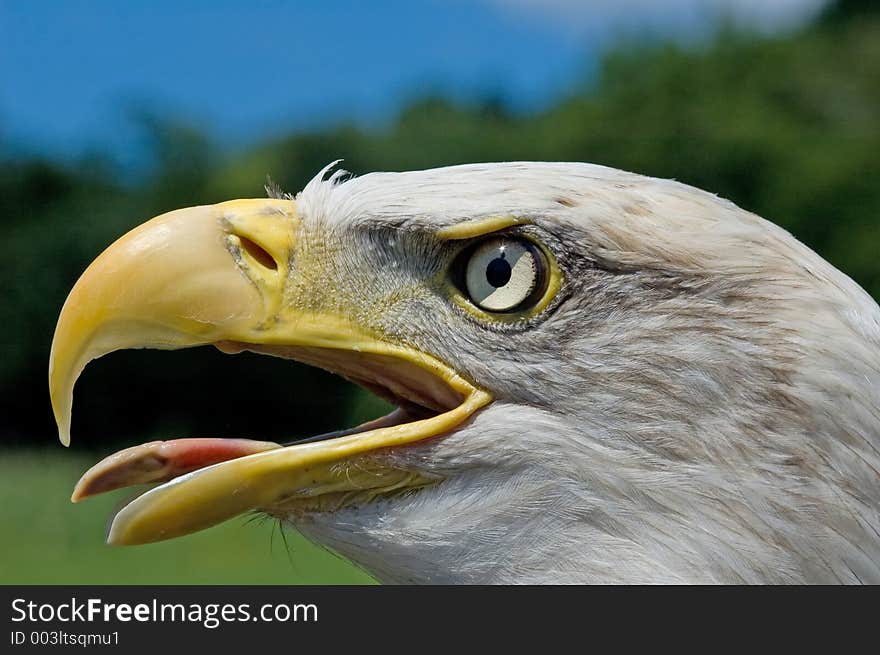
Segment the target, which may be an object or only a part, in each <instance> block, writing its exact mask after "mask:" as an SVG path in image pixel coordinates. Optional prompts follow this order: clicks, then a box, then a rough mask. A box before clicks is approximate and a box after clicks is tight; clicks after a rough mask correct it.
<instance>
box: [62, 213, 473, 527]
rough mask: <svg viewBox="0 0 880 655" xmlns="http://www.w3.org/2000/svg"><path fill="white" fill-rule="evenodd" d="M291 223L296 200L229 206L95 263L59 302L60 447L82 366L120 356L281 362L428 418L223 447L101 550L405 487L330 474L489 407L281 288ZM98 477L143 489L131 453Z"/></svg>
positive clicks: (437, 369) (425, 359) (142, 237)
mask: <svg viewBox="0 0 880 655" xmlns="http://www.w3.org/2000/svg"><path fill="white" fill-rule="evenodd" d="M300 227H301V226H300V220H299V218H298V216H297V211H296V204H295V202H294V201H291V200H272V199H265V200H234V201H229V202H224V203H221V204H218V205H213V206H204V207H194V208H190V209H183V210H178V211H174V212H170V213H168V214H164V215H162V216H159V217H157V218H154V219H153V220H151V221H148V222H147V223H145V224H143V225H141V226H140V227H138V228H136V229H134V230H132V231H131V232H129V233H128V234H126V235H125V236H123V237H122V238H120V239H119V240H118V241H117V242H116V243H114V244H113V245H111V246H110V247H109V248H108V249H107V250H106V251H105V252H104V253H102V254H101V255H100V256H99V257H98V258H97V259H96V260H95V261H94V262H93V263H92V264H91V265H90V266H89V267H88V269H87V270H86V271H85V273H83V275H82V277H81V278H80V279H79V280H78V281H77V283H76V285H75V286H74V288H73V290H72V291H71V292H70V295H69V297H68V298H67V301H66V302H65V304H64V307H63V308H62V310H61V315H60V317H59V319H58V324H57V327H56V331H55V337H54V340H53V343H52V351H51V355H50V361H49V389H50V395H51V399H52V406H53V410H54V412H55V418H56V421H57V422H58V428H59V436H60V439H61V441H62V443H64V444H65V445H68V444H69V442H70V416H71V406H72V398H73V386H74V383H75V381H76V379H77V377H78V376H79V374H80V373H81V372H82V370H83V368H84V367H85V365H86V364H87V363H88V362H89V361H90V360H92V359H95V358H97V357H100V356H102V355H104V354H106V353H109V352H112V351H114V350H119V349H123V348H141V347H147V348H162V349H174V348H185V347H189V346H196V345H204V344H215V345H218V346H221V347H222V348H224V349H228V350H231V351H238V350H242V349H251V350H258V351H262V352H268V353H270V354H279V355H281V356H285V357H289V358H294V359H298V360H301V361H306V362H308V363H312V364H316V365H318V366H321V367H323V368H327V369H330V370H334V371H337V372H341V373H343V374H344V375H346V377H349V378H350V379H353V380H355V381H358V382H361V383H364V384H367V385H368V386H371V387H381V388H382V389H384V390H385V391H386V392H387V393H388V395H389V396H391V397H395V398H400V399H403V400H404V401H410V402H413V403H415V404H417V405H419V406H421V407H427V408H431V409H432V410H433V411H434V412H435V415H433V416H430V417H429V418H423V419H421V420H413V421H411V422H409V423H403V424H394V425H387V424H382V423H374V424H366V425H365V426H363V428H364V429H363V430H362V431H360V432H357V433H355V434H349V435H347V436H341V437H338V438H335V439H331V440H327V441H319V442H316V443H304V444H300V445H294V446H289V447H280V446H277V447H273V446H275V445H274V444H266V443H265V442H259V444H256V443H255V446H254V447H253V448H252V449H250V450H249V449H247V448H244V449H241V448H238V449H237V450H236V449H233V450H236V451H237V452H239V454H244V455H245V456H243V457H238V458H237V459H232V460H229V461H226V462H221V463H219V464H214V465H212V466H208V467H207V468H202V469H200V470H196V471H194V472H191V473H188V474H186V475H183V476H182V477H177V478H175V479H173V480H172V481H171V482H168V483H166V484H164V485H162V486H160V487H157V488H155V489H153V490H151V491H149V492H147V493H146V494H144V495H142V496H140V497H139V498H137V499H136V500H135V501H133V502H132V503H131V504H129V505H128V506H127V507H125V508H124V509H123V510H122V511H121V512H120V513H119V514H118V515H117V517H116V519H115V520H114V522H113V525H112V527H111V532H110V540H111V541H112V542H114V543H144V542H147V541H155V540H158V539H165V538H169V537H173V536H177V535H180V534H185V533H187V532H191V531H193V530H197V529H201V528H203V527H207V526H209V525H213V524H215V523H217V522H219V521H222V520H224V519H226V518H229V517H231V516H234V515H236V514H239V513H241V512H243V511H247V510H249V509H253V508H260V509H271V508H273V507H278V506H281V505H283V504H284V503H289V502H291V500H294V501H295V500H296V499H297V498H314V497H316V496H321V495H322V494H340V493H344V492H350V491H352V489H353V488H354V489H357V490H364V489H387V488H397V487H399V486H401V485H411V484H415V483H417V482H418V480H417V479H416V478H418V477H419V476H417V475H414V474H413V473H411V472H406V471H396V472H395V471H389V470H388V469H383V468H381V467H379V468H373V470H368V469H369V467H367V468H365V469H364V470H363V471H360V472H358V473H356V474H355V475H354V476H352V473H351V471H341V470H340V467H338V466H334V464H336V463H338V462H339V461H340V460H344V459H347V458H350V457H353V456H355V455H359V454H363V453H366V452H369V451H373V450H376V449H379V448H387V447H389V446H397V445H401V444H405V443H410V442H413V441H418V440H421V439H425V438H427V437H430V436H434V435H438V434H441V433H444V432H448V431H449V430H451V429H454V428H455V427H456V426H457V425H459V424H460V423H461V422H462V421H464V420H465V419H466V418H467V417H468V416H470V415H471V414H472V413H473V412H474V411H476V410H477V409H478V408H479V407H481V406H482V405H484V404H486V403H487V402H488V401H489V399H490V397H489V395H488V394H486V393H485V392H483V391H481V390H479V389H476V388H475V387H473V386H472V385H471V384H470V383H469V382H468V381H467V380H465V379H464V378H463V377H461V376H460V375H458V374H457V373H456V372H455V371H454V370H452V369H451V368H450V367H449V366H447V365H446V364H445V363H443V362H441V361H439V360H438V359H436V358H435V357H432V356H430V355H428V354H426V353H422V352H420V351H417V350H414V349H412V348H409V347H405V346H402V345H398V344H394V343H391V342H388V341H386V340H384V339H383V338H382V337H381V336H379V335H376V334H373V333H371V332H370V331H368V330H365V329H364V328H363V327H362V326H359V325H357V324H356V323H354V322H353V321H352V320H350V319H348V318H346V317H345V316H341V315H339V314H338V313H328V312H324V311H322V310H321V309H320V308H321V306H322V303H321V295H322V294H323V293H326V292H325V291H324V290H323V289H320V288H309V287H308V285H303V284H297V285H289V280H290V278H291V277H292V276H293V275H294V273H292V272H291V270H290V262H291V261H292V258H293V256H294V252H295V246H296V238H297V234H298V232H299V230H300ZM300 264H301V266H307V265H308V264H307V263H300ZM295 274H296V275H299V274H305V277H304V278H302V279H319V278H320V275H315V272H314V271H311V272H309V271H298V270H297V271H296V273H295ZM291 287H295V288H296V289H297V290H296V291H295V292H293V291H290V288H291ZM291 294H293V296H291ZM302 294H307V295H308V296H309V297H302ZM377 425H378V427H375V426H377ZM153 450H155V448H154V449H153ZM172 450H173V449H172ZM151 452H152V451H151ZM249 452H252V453H253V454H248V453H249ZM120 462H127V464H125V465H124V466H129V467H131V471H133V472H130V471H129V470H128V469H125V468H121V469H120V467H122V466H123V464H122V463H120ZM136 464H137V465H138V466H140V465H142V464H143V462H142V461H140V462H136ZM102 467H103V468H102V469H101V471H102V475H105V476H106V475H108V473H109V474H110V478H112V479H113V480H114V484H115V486H121V485H120V484H117V483H118V481H119V480H122V481H123V482H125V481H126V480H128V482H129V483H135V482H143V481H145V479H144V478H143V468H142V467H141V468H140V469H137V467H135V466H134V465H133V464H132V459H131V458H130V457H129V458H128V459H125V458H120V459H119V460H118V462H116V461H115V460H114V462H111V464H110V466H109V471H108V465H107V464H102ZM138 471H139V473H138ZM136 473H137V475H136ZM87 475H88V474H87ZM138 475H139V476H140V477H138ZM127 476H128V478H127ZM106 479H109V478H107V477H105V478H102V480H103V481H106ZM158 479H160V478H156V477H153V478H152V480H153V481H156V480H158ZM165 479H167V477H166V478H165ZM94 486H95V487H96V488H97V486H100V485H94Z"/></svg>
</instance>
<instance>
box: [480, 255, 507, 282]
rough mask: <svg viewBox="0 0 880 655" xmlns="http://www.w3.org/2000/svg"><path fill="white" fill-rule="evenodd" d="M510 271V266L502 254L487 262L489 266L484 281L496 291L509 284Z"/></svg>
mask: <svg viewBox="0 0 880 655" xmlns="http://www.w3.org/2000/svg"><path fill="white" fill-rule="evenodd" d="M510 271H511V269H510V264H508V263H507V260H506V259H504V255H503V254H502V255H501V256H500V257H496V258H495V259H493V260H492V261H491V262H489V265H488V266H487V267H486V281H487V282H488V283H489V284H491V285H492V286H493V287H495V288H496V289H498V288H499V287H503V286H504V285H505V284H507V283H508V282H510Z"/></svg>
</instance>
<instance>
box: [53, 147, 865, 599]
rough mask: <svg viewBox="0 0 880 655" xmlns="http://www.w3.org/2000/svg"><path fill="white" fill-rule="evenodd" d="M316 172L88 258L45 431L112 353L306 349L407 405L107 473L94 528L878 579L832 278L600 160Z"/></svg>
mask: <svg viewBox="0 0 880 655" xmlns="http://www.w3.org/2000/svg"><path fill="white" fill-rule="evenodd" d="M328 169H329V167H328ZM328 169H325V170H324V171H322V172H321V173H320V174H319V175H318V176H316V177H315V178H314V179H313V180H312V181H311V182H309V183H308V185H307V186H306V187H305V188H304V189H303V190H302V192H300V193H299V194H297V195H296V196H292V195H281V194H275V195H276V197H273V198H269V199H262V200H235V201H230V202H224V203H220V204H217V205H213V206H205V207H194V208H190V209H184V210H179V211H174V212H171V213H168V214H165V215H163V216H160V217H158V218H155V219H153V220H151V221H149V222H147V223H145V224H144V225H142V226H140V227H138V228H136V229H134V230H133V231H132V232H130V233H128V234H127V235H125V236H123V237H122V238H121V239H119V241H117V242H116V243H114V244H113V245H112V246H110V248H109V249H108V250H106V251H105V252H104V253H103V254H101V255H100V256H99V257H98V258H97V259H96V260H95V261H94V262H93V263H92V264H91V265H90V266H89V268H88V269H87V270H86V272H85V273H84V274H83V276H82V277H81V278H80V280H79V281H78V282H77V283H76V285H75V287H74V288H73V290H72V291H71V293H70V296H69V297H68V299H67V302H66V303H65V305H64V308H63V309H62V311H61V315H60V318H59V321H58V326H57V330H56V333H55V339H54V342H53V347H52V354H51V362H50V371H49V381H50V388H51V394H52V400H53V405H54V409H55V414H56V418H57V420H58V424H59V429H60V434H61V439H62V441H63V442H64V443H68V441H69V427H70V412H71V404H72V391H73V384H74V382H75V380H76V378H77V376H78V375H79V373H80V372H81V371H82V369H83V367H84V366H85V365H86V363H87V362H88V361H89V360H91V359H94V358H96V357H99V356H101V355H104V354H106V353H109V352H111V351H114V350H117V349H120V348H134V347H151V348H160V349H170V348H182V347H189V346H197V345H206V344H213V345H215V346H217V347H218V348H220V349H221V350H223V351H224V352H228V353H235V352H240V351H243V350H249V351H254V352H258V353H263V354H266V355H272V356H276V357H283V358H288V359H293V360H297V361H301V362H305V363H308V364H311V365H315V366H318V367H321V368H324V369H327V370H330V371H333V372H335V373H337V374H339V375H341V376H343V377H345V378H347V379H349V380H351V381H353V382H355V383H357V384H359V385H361V386H363V387H364V388H366V389H368V390H369V391H371V392H373V393H375V394H377V395H379V396H381V397H383V398H385V399H388V400H390V401H391V402H393V403H394V405H395V406H396V409H395V410H394V411H393V412H392V413H390V414H389V415H387V416H385V417H382V418H379V419H376V420H374V421H370V422H368V423H365V424H363V425H360V426H357V427H355V428H351V429H347V430H341V431H340V432H336V433H332V434H329V435H320V436H318V437H315V438H311V439H305V440H301V441H298V442H294V443H289V444H280V443H273V442H265V441H251V440H223V439H182V440H176V441H168V442H151V443H149V444H144V445H142V446H135V447H133V448H129V449H127V450H124V451H122V452H121V453H117V454H116V455H112V456H111V457H109V458H107V459H106V460H104V461H103V462H101V463H99V464H98V465H96V466H95V467H94V468H92V469H91V470H90V471H89V472H88V473H87V474H86V475H85V476H84V477H83V479H82V480H81V481H80V483H79V485H78V486H77V489H76V490H75V492H74V498H75V499H76V500H78V499H80V498H84V497H86V496H89V495H91V494H94V493H98V492H100V491H105V490H107V489H112V488H118V487H121V486H126V485H129V484H138V483H154V484H156V486H154V487H153V488H151V489H150V490H149V491H147V492H146V493H144V494H143V495H141V496H139V497H137V498H136V499H135V500H134V501H132V502H131V503H130V504H128V505H127V506H126V507H124V508H123V509H122V510H121V511H120V512H119V513H118V514H117V515H116V517H115V519H114V520H113V523H112V526H111V529H110V533H109V541H110V542H112V543H121V544H135V543H144V542H150V541H156V540H160V539H167V538H171V537H175V536H178V535H182V534H186V533H188V532H192V531H194V530H199V529H202V528H204V527H207V526H210V525H213V524H216V523H218V522H220V521H223V520H225V519H227V518H229V517H232V516H235V515H238V514H241V513H243V512H248V511H251V510H257V511H261V512H264V513H268V514H270V515H273V516H276V517H280V518H281V519H283V520H284V521H287V522H289V523H290V524H292V525H293V526H295V528H296V529H297V530H299V531H301V532H302V533H303V534H305V535H307V536H308V537H309V538H312V539H314V540H316V541H318V542H320V543H321V544H324V545H326V546H328V547H329V548H331V549H333V550H335V551H337V552H339V553H341V554H342V555H344V556H346V557H348V558H350V559H351V560H353V561H354V562H356V563H358V564H359V565H360V566H362V567H364V568H365V569H366V570H368V571H370V572H371V573H372V574H374V575H375V576H376V577H377V578H379V579H380V580H384V581H395V582H437V583H446V582H466V583H485V582H492V583H494V582H501V583H503V582H618V583H642V582H746V583H755V582H857V581H862V582H875V583H876V582H880V533H878V530H880V513H878V512H880V478H878V470H880V455H878V450H880V408H878V396H880V393H878V392H880V348H878V344H880V309H878V307H877V305H876V303H874V301H873V300H872V299H871V298H870V297H869V296H868V295H867V294H866V293H865V292H864V291H863V290H862V289H861V288H859V287H858V286H857V285H856V284H855V283H854V282H852V281H851V280H850V279H849V278H847V277H846V276H845V275H844V274H842V273H841V272H839V271H838V270H836V269H835V268H833V267H832V266H831V265H830V264H828V263H827V262H825V261H824V260H822V259H821V258H820V257H819V256H818V255H816V254H815V253H814V252H812V251H811V250H810V249H808V248H807V247H805V246H804V245H802V244H801V243H799V242H798V241H796V240H795V239H794V238H793V237H792V236H791V235H789V234H788V233H786V232H785V231H784V230H782V229H781V228H779V227H777V226H775V225H773V224H771V223H769V222H767V221H765V220H763V219H762V218H759V217H758V216H755V215H754V214H751V213H748V212H746V211H743V210H741V209H739V208H738V207H736V206H735V205H733V204H732V203H730V202H727V201H725V200H722V199H719V198H718V197H716V196H714V195H711V194H709V193H706V192H703V191H700V190H698V189H694V188H692V187H689V186H686V185H684V184H679V183H676V182H671V181H666V180H658V179H653V178H647V177H642V176H639V175H635V174H631V173H626V172H622V171H618V170H614V169H610V168H605V167H601V166H595V165H588V164H577V163H504V164H475V165H467V166H453V167H448V168H439V169H433V170H425V171H413V172H404V173H372V174H368V175H364V176H362V177H355V178H350V177H348V176H347V175H345V174H344V173H343V172H341V171H337V172H334V173H332V174H331V173H329V172H328ZM303 392H305V390H303ZM218 405H219V406H218V408H217V411H235V410H234V409H233V408H234V403H231V405H227V406H224V405H223V404H220V403H218ZM249 411H256V410H255V409H254V408H251V409H250V410H249ZM294 420H295V417H294Z"/></svg>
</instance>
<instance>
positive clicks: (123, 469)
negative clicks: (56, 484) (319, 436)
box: [70, 438, 281, 503]
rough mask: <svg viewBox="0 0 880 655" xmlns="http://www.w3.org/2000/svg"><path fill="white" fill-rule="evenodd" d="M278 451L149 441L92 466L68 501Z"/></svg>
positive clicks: (218, 442) (238, 444) (241, 442)
mask: <svg viewBox="0 0 880 655" xmlns="http://www.w3.org/2000/svg"><path fill="white" fill-rule="evenodd" d="M280 447H281V446H279V445H278V444H277V443H272V442H269V441H251V440H250V439H211V438H209V439H174V440H173V441H151V442H149V443H145V444H141V445H140V446H133V447H131V448H126V449H125V450H120V451H119V452H118V453H114V454H113V455H110V456H109V457H105V458H104V459H102V460H101V461H100V462H98V463H97V464H95V465H94V466H93V467H92V468H90V469H89V470H88V471H86V472H85V473H84V474H83V476H82V477H81V478H80V479H79V482H77V483H76V487H75V488H74V490H73V495H72V496H71V497H70V499H71V500H72V501H73V502H75V503H76V502H79V501H80V500H82V499H83V498H88V497H89V496H94V495H95V494H100V493H103V492H105V491H111V490H113V489H120V488H122V487H130V486H132V485H137V484H149V483H155V482H166V481H168V480H171V479H172V478H176V477H177V476H179V475H183V474H184V473H189V472H190V471H195V470H196V469H200V468H205V467H206V466H210V465H211V464H217V463H219V462H225V461H226V460H229V459H236V458H238V457H244V456H245V455H253V454H254V453H261V452H263V451H264V450H272V449H273V448H280Z"/></svg>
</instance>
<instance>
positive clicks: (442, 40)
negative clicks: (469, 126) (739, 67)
mask: <svg viewBox="0 0 880 655" xmlns="http://www.w3.org/2000/svg"><path fill="white" fill-rule="evenodd" d="M821 3H822V0H772V1H768V2H764V1H763V0H666V1H663V2H661V1H654V0H410V1H405V0H389V1H386V2H356V1H354V0H333V1H331V2H327V1H324V2H317V1H301V2H290V1H288V2H281V1H280V0H254V1H251V2H241V1H239V2H232V1H230V0H213V1H211V2H208V1H207V0H205V1H202V2H197V1H195V0H174V1H172V0H153V1H152V2H145V1H143V2H138V1H135V0H131V1H120V0H115V1H114V0H68V1H66V2H62V1H60V0H58V1H54V2H52V1H49V0H0V139H2V142H3V143H5V144H7V146H8V145H10V144H11V145H13V146H14V147H15V148H17V149H26V150H31V151H39V152H47V153H49V154H53V155H70V154H76V153H79V152H82V151H84V150H89V149H100V150H109V151H111V152H114V151H115V152H119V151H122V150H125V148H126V145H127V143H128V142H129V141H130V139H131V138H132V132H133V130H134V129H135V128H134V126H133V123H132V121H131V120H130V116H131V111H132V108H134V107H146V108H149V109H150V110H151V111H154V112H157V113H159V114H160V115H167V116H173V117H178V118H184V119H186V120H188V121H191V122H193V123H196V124H198V125H201V126H203V127H204V129H205V130H207V131H209V132H211V133H212V134H213V135H214V136H215V137H216V138H218V139H219V140H220V141H221V142H223V143H226V144H230V145H236V144H242V143H248V142H252V141H254V140H258V139H260V138H264V137H266V136H268V135H271V134H277V133H281V132H286V131H289V130H297V129H305V128H308V127H313V126H315V125H321V124H332V123H335V122H339V121H341V120H356V121H359V122H364V123H376V122H381V121H382V120H386V119H387V118H388V117H389V116H393V114H394V112H395V111H396V110H397V108H399V107H400V105H401V103H403V102H405V101H406V100H408V99H411V98H415V97H419V96H422V95H425V94H427V93H431V92H443V93H445V94H447V95H451V96H454V97H457V98H462V99H468V98H478V97H481V96H486V95H500V96H501V97H503V98H505V99H506V100H507V101H508V102H509V103H510V104H511V105H512V106H514V107H516V108H519V109H522V110H532V109H538V108H540V107H542V106H545V105H546V104H547V103H549V102H552V101H553V100H554V99H556V98H558V97H559V96H560V95H561V94H564V93H565V92H566V91H567V90H568V89H570V88H571V87H572V85H573V84H579V83H584V82H585V81H587V80H588V79H589V74H590V71H591V70H592V67H593V66H594V65H595V62H596V60H597V56H598V54H599V53H600V52H601V50H602V49H603V48H604V47H606V45H607V44H608V43H609V42H611V41H612V40H613V39H614V37H615V35H617V34H619V33H620V32H622V31H623V32H636V33H640V32H645V31H647V32H653V33H659V34H662V35H668V36H672V37H675V38H692V37H693V36H694V35H699V34H702V33H705V30H706V29H707V26H708V25H710V24H711V23H712V22H713V19H714V18H715V17H717V15H719V14H729V15H732V16H734V17H736V18H737V19H739V20H742V21H744V22H747V23H749V24H750V25H752V26H755V27H757V28H759V29H764V30H776V29H784V28H786V27H788V26H789V25H792V24H797V23H798V22H799V21H802V20H804V19H805V17H807V16H809V14H810V13H811V12H812V11H815V9H816V7H817V6H819V5H820V4H821Z"/></svg>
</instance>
